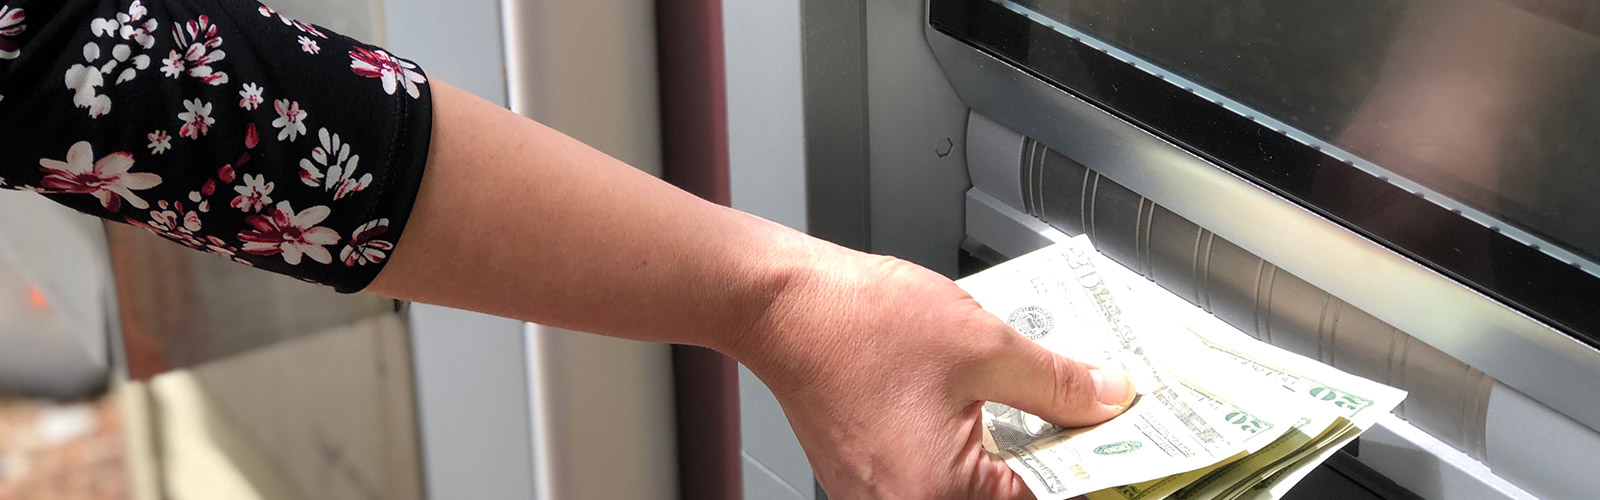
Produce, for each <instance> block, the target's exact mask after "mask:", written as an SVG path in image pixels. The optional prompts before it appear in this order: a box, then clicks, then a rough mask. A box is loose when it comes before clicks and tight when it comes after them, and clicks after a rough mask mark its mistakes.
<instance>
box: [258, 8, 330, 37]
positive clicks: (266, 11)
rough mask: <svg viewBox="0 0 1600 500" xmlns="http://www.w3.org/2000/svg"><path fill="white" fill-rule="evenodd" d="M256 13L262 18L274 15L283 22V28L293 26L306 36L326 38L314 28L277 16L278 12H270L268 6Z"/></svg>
mask: <svg viewBox="0 0 1600 500" xmlns="http://www.w3.org/2000/svg"><path fill="white" fill-rule="evenodd" d="M256 12H260V13H261V16H262V17H272V16H274V15H276V16H278V19H279V20H281V21H283V24H284V26H294V27H296V28H299V29H300V31H301V32H304V33H305V34H307V35H313V36H316V37H317V38H327V37H328V35H324V34H322V31H320V30H318V29H317V27H316V26H312V25H310V24H307V23H303V22H300V21H299V20H297V19H294V18H291V17H289V16H285V15H283V14H279V13H278V11H275V10H272V7H268V6H265V5H262V6H261V7H259V8H257V9H256Z"/></svg>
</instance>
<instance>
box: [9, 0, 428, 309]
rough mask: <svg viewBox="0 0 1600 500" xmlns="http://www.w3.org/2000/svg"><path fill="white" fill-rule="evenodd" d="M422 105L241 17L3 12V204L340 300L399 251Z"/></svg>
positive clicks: (362, 59) (137, 0)
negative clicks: (279, 278)
mask: <svg viewBox="0 0 1600 500" xmlns="http://www.w3.org/2000/svg"><path fill="white" fill-rule="evenodd" d="M430 102H431V100H430V95H429V93H428V79H427V77H426V76H424V74H423V72H422V70H421V69H419V68H418V67H417V66H416V65H415V64H412V63H411V62H409V61H406V60H404V59H401V58H399V57H395V56H394V55H393V54H390V53H388V52H386V51H384V50H383V49H381V48H378V47H374V46H370V45H365V44H362V43H360V42H357V41H355V40H352V39H350V38H347V37H343V36H340V35H338V34H336V33H332V32H329V31H327V30H325V29H323V28H320V27H317V26H314V25H311V24H307V23H303V22H300V21H296V20H294V19H291V18H288V17H285V16H284V15H282V14H279V13H277V12H274V11H273V10H272V9H270V8H268V7H266V6H263V5H261V4H258V3H255V2H252V1H249V0H0V187H5V188H9V189H19V190H29V191H35V192H38V193H41V194H43V195H44V196H46V197H49V198H51V199H53V200H55V201H57V202H59V203H61V204H63V205H67V206H69V207H72V208H74V209H77V210H79V211H82V212H85V213H88V214H91V215H95V216H98V217H102V218H106V219H110V220H115V221H119V222H126V223H128V224H133V225H135V226H139V227H143V228H145V229H148V230H150V231H152V232H154V233H156V234H159V235H161V236H163V237H166V238H167V239H170V240H172V241H175V242H178V243H180V244H183V245H185V246H188V247H190V248H193V249H196V250H203V251H207V252H212V253H217V254H221V255H225V256H228V257H231V258H232V259H233V260H235V261H238V262H240V263H243V264H247V265H252V266H256V267H260V268H262V269H266V270H269V271H273V272H277V273H282V274H287V275H290V276H295V277H299V278H301V279H304V280H307V281H313V282H317V283H323V284H327V285H330V286H332V287H334V288H336V289H338V290H340V291H343V292H353V291H356V290H360V289H361V288H363V287H365V286H366V285H367V284H368V283H369V282H371V281H372V278H373V277H375V276H377V274H378V271H379V269H380V268H382V266H383V264H384V261H385V259H386V258H387V257H388V256H389V254H390V252H391V251H392V250H393V249H394V243H395V241H397V240H398V239H399V237H400V232H401V229H402V228H404V226H405V223H406V217H407V215H408V214H409V213H410V211H411V206H412V201H413V199H414V198H415V197H416V194H417V189H418V186H419V184H420V183H421V180H422V169H423V164H424V162H425V161H426V159H427V150H428V138H429V133H430V126H431V123H432V113H431V108H430V105H431V104H430Z"/></svg>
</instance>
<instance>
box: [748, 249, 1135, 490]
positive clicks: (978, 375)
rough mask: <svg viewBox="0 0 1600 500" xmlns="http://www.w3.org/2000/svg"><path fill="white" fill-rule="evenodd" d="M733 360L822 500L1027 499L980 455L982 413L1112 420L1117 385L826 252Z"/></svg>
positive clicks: (889, 270)
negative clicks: (761, 390)
mask: <svg viewBox="0 0 1600 500" xmlns="http://www.w3.org/2000/svg"><path fill="white" fill-rule="evenodd" d="M813 255H814V259H815V265H813V266H811V269H812V270H813V271H812V272H810V273H807V274H805V275H803V276H802V277H800V278H797V279H796V280H795V282H793V283H790V284H789V286H787V287H785V291H784V292H782V293H781V294H780V295H779V297H778V299H777V300H776V301H775V303H774V305H773V306H772V307H771V309H770V310H769V311H768V314H766V315H765V316H764V317H763V319H762V320H761V321H760V322H758V325H757V327H756V328H755V330H754V331H752V332H750V333H748V334H747V335H746V336H745V338H744V339H743V340H742V342H741V343H740V345H738V346H737V348H736V349H734V350H733V351H734V352H733V353H732V354H733V355H734V357H735V358H737V359H739V360H740V361H742V362H744V363H745V365H746V366H748V367H750V369H751V371H752V372H754V373H755V374H756V375H757V376H758V377H760V378H761V380H762V381H763V382H765V383H766V384H767V386H768V387H770V388H772V390H773V392H774V393H775V394H776V395H777V397H778V402H779V403H780V404H782V406H783V409H784V413H785V414H786V415H788V417H789V422H790V424H791V425H793V427H794V430H795V434H796V435H797V436H798V437H799V439H800V444H801V446H802V447H803V448H804V449H805V452H806V456H807V458H809V459H810V461H811V466H812V468H813V470H815V472H816V475H817V479H818V481H819V482H821V484H822V487H823V489H824V490H825V491H827V492H828V494H829V495H830V496H831V497H833V498H840V499H856V498H908V499H928V498H998V499H1013V498H1033V495H1032V494H1031V493H1030V492H1029V491H1028V488H1027V486H1026V485H1025V484H1024V483H1023V482H1022V480H1021V478H1019V477H1018V476H1017V475H1016V474H1015V473H1013V472H1012V471H1011V470H1010V469H1009V468H1008V467H1007V466H1006V465H1005V462H1004V461H1002V460H1001V459H1000V458H998V457H996V456H994V455H991V454H989V453H987V452H985V451H984V449H983V447H982V434H981V432H982V428H981V426H982V424H981V420H980V418H981V417H980V414H979V412H980V409H981V405H982V403H983V402H984V401H995V402H999V403H1004V404H1007V405H1010V406H1014V407H1016V408H1019V409H1021V410H1023V411H1027V412H1029V413H1033V414H1035V415H1039V416H1040V417H1043V418H1044V419H1046V420H1049V421H1050V422H1052V423H1055V424H1056V425H1061V426H1064V427H1081V426H1085V425H1090V424H1096V423H1099V422H1102V421H1105V420H1106V419H1109V418H1111V417H1113V416H1115V415H1117V414H1119V413H1121V412H1122V411H1123V410H1125V409H1126V405H1127V404H1129V403H1130V402H1131V401H1132V399H1133V393H1132V392H1133V391H1132V388H1131V384H1129V382H1128V379H1127V377H1126V376H1124V375H1122V374H1121V373H1114V372H1109V371H1100V370H1097V369H1093V368H1092V367H1089V366H1087V365H1083V364H1080V363H1078V362H1075V361H1073V360H1071V359H1067V358H1064V357H1061V356H1058V355H1056V354H1054V353H1052V352H1050V351H1048V350H1046V349H1044V348H1043V347H1040V346H1039V345H1038V344H1036V343H1034V342H1033V341H1031V340H1028V339H1027V338H1025V337H1023V336H1021V335H1019V334H1017V333H1016V332H1015V331H1013V330H1012V329H1011V328H1009V327H1007V326H1006V325H1005V323H1003V322H1002V321H1000V320H999V319H998V318H996V317H994V316H993V315H991V314H989V313H988V312H986V311H984V310H983V309H981V308H980V307H979V306H978V303H977V302H976V301H974V300H973V299H972V297H970V296H968V295H967V294H966V292H964V291H962V290H961V289H960V288H958V287H956V285H955V284H954V283H953V282H951V281H950V280H948V279H945V278H944V277H943V276H940V275H938V274H935V273H933V272H932V271H929V270H927V269H924V268H922V267H919V266H916V265H914V264H911V263H908V262H905V261H901V260H898V259H894V258H890V257H882V256H873V255H865V254H860V253H856V252H851V251H848V250H844V249H842V248H838V247H833V246H828V247H827V248H823V249H820V250H817V251H816V252H814V254H813Z"/></svg>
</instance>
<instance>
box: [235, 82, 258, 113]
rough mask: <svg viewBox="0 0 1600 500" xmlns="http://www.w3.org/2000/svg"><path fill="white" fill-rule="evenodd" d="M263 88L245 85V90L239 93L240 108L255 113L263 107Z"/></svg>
mask: <svg viewBox="0 0 1600 500" xmlns="http://www.w3.org/2000/svg"><path fill="white" fill-rule="evenodd" d="M261 90H262V89H261V87H260V86H259V85H256V84H255V83H253V82H252V83H246V84H244V89H243V90H240V91H239V107H241V108H244V109H245V110H247V111H254V110H255V109H256V108H257V107H259V106H261V103H262V102H263V101H262V99H261Z"/></svg>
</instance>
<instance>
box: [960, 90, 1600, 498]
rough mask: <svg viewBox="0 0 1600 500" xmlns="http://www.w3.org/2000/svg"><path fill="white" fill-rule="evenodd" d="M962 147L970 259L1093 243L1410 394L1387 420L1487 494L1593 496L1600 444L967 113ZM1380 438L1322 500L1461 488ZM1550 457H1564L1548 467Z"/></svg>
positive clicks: (1166, 212) (1294, 279)
mask: <svg viewBox="0 0 1600 500" xmlns="http://www.w3.org/2000/svg"><path fill="white" fill-rule="evenodd" d="M967 140H968V147H967V151H968V168H969V172H970V174H971V176H972V181H973V185H974V188H973V189H972V190H971V191H970V192H969V194H968V198H969V202H968V210H969V213H968V232H969V235H972V236H971V237H969V242H968V244H967V246H968V250H969V251H972V252H973V253H975V254H978V255H985V254H988V255H995V256H1009V255H1011V254H1015V253H1017V252H1018V251H1019V250H1021V249H1026V248H1031V247H1035V246H1039V245H1041V244H1043V243H1044V242H1046V241H1048V240H1049V239H1050V238H1051V236H1050V235H1049V234H1048V233H1056V234H1060V235H1076V234H1088V235H1089V237H1090V238H1091V239H1092V240H1093V241H1094V242H1095V245H1096V247H1097V248H1098V249H1099V250H1100V251H1101V252H1103V253H1105V254H1106V255H1107V256H1109V257H1111V258H1112V259H1114V260H1116V261H1117V262H1119V263H1122V264H1123V265H1125V266H1127V267H1129V268H1130V269H1133V270H1134V271H1136V272H1138V273H1140V274H1141V275H1144V276H1145V277H1147V278H1149V279H1151V280H1153V281H1155V282H1156V283H1158V284H1160V285H1161V286H1162V287H1164V288H1166V289H1167V290H1169V291H1171V292H1173V293H1175V294H1177V295H1179V296H1181V297H1183V298H1184V299H1185V300H1188V301H1189V302H1191V303H1193V304H1195V305H1198V306H1200V307H1202V308H1204V309H1205V310H1207V311H1208V312H1210V313H1212V314H1214V315H1216V316H1217V317H1218V318H1220V319H1222V320H1224V321H1226V322H1228V323H1229V324H1231V325H1233V326H1234V327H1236V328H1239V329H1240V330H1242V331H1244V332H1246V333H1249V334H1251V335H1253V336H1255V337H1256V338H1258V339H1260V340H1262V341H1264V342H1268V343H1271V344H1273V345H1276V346H1278V347H1282V348H1284V349H1288V350H1290V351H1293V352H1296V353H1298V354H1301V355H1304V356H1308V357H1311V358H1313V359H1317V360H1320V361H1322V362H1324V363H1327V364H1329V365H1332V366H1334V367H1337V368H1340V369H1342V370H1345V371H1348V372H1351V373H1354V374H1357V375H1360V376H1363V377H1367V378H1370V379H1372V380H1375V381H1379V382H1382V383H1385V384H1389V385H1392V386H1395V387H1398V388H1401V389H1404V390H1406V391H1408V392H1409V393H1410V396H1409V397H1408V398H1407V399H1406V401H1405V402H1404V403H1402V404H1401V405H1400V407H1399V408H1397V409H1396V410H1395V411H1394V415H1395V416H1396V417H1398V418H1399V419H1401V420H1403V422H1404V424H1405V425H1409V426H1412V427H1414V428H1415V429H1417V430H1420V431H1421V432H1423V433H1426V434H1427V435H1428V436H1430V437H1431V438H1433V439H1436V440H1437V441H1438V442H1440V443H1443V444H1444V445H1447V446H1448V448H1449V450H1453V452H1455V453H1459V455H1460V456H1461V457H1466V458H1468V459H1470V461H1459V460H1458V462H1463V463H1465V464H1466V467H1468V468H1469V469H1470V468H1471V467H1472V465H1473V463H1474V462H1475V463H1480V464H1483V465H1484V470H1479V471H1473V470H1467V471H1464V472H1465V473H1466V474H1468V475H1470V474H1473V473H1477V474H1496V477H1494V478H1485V477H1479V478H1478V479H1479V480H1482V479H1488V480H1489V481H1487V483H1485V484H1487V486H1485V487H1486V488H1488V489H1493V488H1494V484H1495V483H1498V482H1500V481H1504V482H1508V483H1510V484H1514V485H1516V486H1517V487H1519V488H1521V489H1524V490H1526V491H1529V492H1541V493H1549V495H1548V496H1545V497H1546V498H1566V496H1564V495H1562V494H1560V492H1579V491H1596V490H1595V489H1596V488H1600V480H1597V478H1595V477H1594V476H1592V475H1586V474H1581V473H1579V471H1578V470H1577V469H1576V468H1577V467H1581V466H1580V465H1578V464H1582V463H1591V462H1590V461H1592V460H1595V459H1600V433H1596V432H1595V431H1594V430H1592V429H1590V428H1588V427H1586V426H1584V425H1582V424H1579V423H1577V422H1574V421H1573V420H1571V419H1570V418H1568V417H1566V416H1564V415H1562V414H1560V413H1559V412H1556V411H1553V410H1551V409H1550V408H1548V407H1546V406H1544V405H1542V404H1540V403H1538V402H1536V401H1534V400H1533V399H1530V398H1529V397H1528V396H1526V395H1523V394H1521V393H1520V392H1518V391H1516V390H1515V389H1512V388H1510V387H1507V386H1506V385H1505V384H1502V383H1500V382H1499V381H1497V380H1496V379H1495V378H1493V377H1491V376H1489V375H1488V374H1485V373H1484V372H1483V371H1480V370H1479V369H1476V368H1474V367H1473V366H1471V365H1469V364H1468V363H1466V362H1463V361H1462V360H1460V359H1458V358H1456V357H1453V356H1451V355H1449V354H1446V353H1445V352H1443V351H1441V350H1439V349H1437V348H1434V347H1433V346H1431V345H1429V344H1428V343H1426V342H1423V341H1421V340H1419V339H1418V338H1416V337H1414V336H1412V335H1410V334H1408V333H1406V332H1405V331H1403V330H1401V329H1399V328H1396V327H1395V326H1393V325H1391V324H1389V323H1387V322H1385V321H1383V320H1380V319H1378V318H1377V317H1375V316H1373V315H1372V314H1369V313H1367V312H1366V311H1364V310H1362V309H1361V308H1359V307H1356V306H1354V305H1352V304H1351V303H1349V302H1347V301H1345V300H1342V299H1341V298H1340V297H1337V296H1335V295H1334V294H1332V293H1329V292H1328V291H1326V290H1323V289H1321V288H1319V287H1317V286H1315V285H1312V284H1311V283H1309V282H1307V281H1306V280H1304V279H1302V278H1300V277H1298V276H1296V275H1295V274H1293V273H1290V272H1287V271H1285V270H1283V269H1282V268H1280V267H1278V266H1277V265H1274V264H1273V263H1272V262H1271V261H1269V260H1267V259H1264V258H1262V257H1260V256H1257V255H1255V254H1253V253H1251V252H1249V251H1247V250H1245V249H1243V248H1241V247H1240V246H1239V245H1237V244H1235V243H1233V242H1231V241H1229V240H1228V239H1226V238H1222V237H1219V236H1218V235H1217V234H1216V233H1215V232H1212V231H1210V230H1208V229H1207V228H1205V227H1202V226H1201V225H1199V224H1196V223H1194V222H1192V221H1190V220H1188V219H1186V218H1184V217H1182V216H1181V215H1179V214H1177V213H1175V212H1173V211H1172V210H1170V209H1168V208H1166V207H1164V206H1162V205H1161V204H1158V203H1156V202H1154V201H1152V200H1151V199H1150V198H1147V197H1145V196H1142V195H1140V194H1139V193H1137V192H1135V191H1133V190H1131V189H1129V188H1127V187H1125V186H1123V185H1122V184H1120V183H1118V182H1116V181H1113V180H1111V179H1110V178H1109V177H1107V176H1105V175H1103V174H1102V173H1100V172H1097V171H1095V170H1094V169H1090V168H1088V167H1086V166H1084V165H1083V164H1082V163H1080V162H1079V161H1076V160H1074V159H1073V158H1072V157H1070V156H1068V155H1066V154H1064V153H1062V152H1061V151H1058V150H1056V149H1054V148H1051V147H1050V146H1048V145H1046V144H1044V143H1042V142H1040V141H1039V140H1037V139H1034V138H1031V137H1026V136H1023V135H1021V134H1019V133H1017V132H1015V131H1012V130H1010V129H1009V128H1007V127H1005V126H1004V125H1000V124H999V123H997V122H995V121H994V120H991V119H989V118H986V117H985V116H983V115H981V114H978V113H976V112H975V113H973V114H972V116H971V118H970V119H969V121H968V136H967ZM991 192H995V193H996V194H998V195H996V194H991ZM997 214H998V216H997ZM996 220H1011V221H1019V220H1020V221H1022V222H1016V223H1014V224H1012V226H1014V228H1013V230H1009V231H1007V230H1000V231H995V230H994V229H996V227H997V226H1005V224H997V223H996V222H995V221H996ZM1029 222H1032V223H1034V225H1030V224H1029ZM1265 229H1267V230H1271V228H1265ZM1041 233H1044V235H1043V236H1041ZM1530 428H1533V429H1539V430H1538V431H1536V432H1531V431H1530V430H1529V429H1530ZM1375 434H1377V435H1376V436H1373V437H1372V438H1368V437H1363V441H1366V442H1367V443H1368V445H1367V446H1365V447H1364V448H1365V449H1364V450H1361V451H1362V453H1361V454H1357V457H1358V458H1356V459H1354V460H1353V461H1352V460H1347V461H1345V462H1344V465H1343V466H1342V467H1339V468H1332V467H1330V470H1327V471H1323V472H1322V473H1321V474H1320V475H1319V476H1318V478H1317V479H1316V481H1327V482H1330V483H1328V484H1340V485H1342V486H1330V488H1344V487H1354V486H1351V485H1350V484H1344V483H1342V482H1341V481H1346V482H1348V481H1354V483H1352V484H1356V485H1360V484H1373V483H1376V484H1388V483H1389V482H1390V481H1398V482H1399V485H1400V488H1399V489H1389V491H1390V493H1387V494H1384V495H1382V496H1375V497H1374V498H1407V495H1411V494H1422V496H1423V497H1424V498H1443V497H1439V496H1435V495H1429V494H1428V493H1440V492H1443V491H1450V488H1462V486H1460V485H1455V486H1450V485H1448V484H1446V483H1447V482H1448V481H1440V482H1438V483H1430V482H1429V481H1431V480H1434V479H1437V478H1426V477H1425V476H1422V475H1421V474H1425V473H1426V470H1427V468H1429V467H1437V466H1438V464H1437V463H1433V461H1437V460H1439V459H1440V458H1439V457H1435V456H1426V454H1425V453H1424V454H1423V455H1418V454H1417V453H1418V451H1419V450H1410V451H1406V452H1403V453H1400V452H1397V450H1396V449H1395V448H1394V447H1392V446H1389V445H1387V444H1382V443H1379V444H1372V443H1373V441H1374V440H1378V441H1384V440H1385V438H1384V437H1383V436H1384V434H1383V433H1382V432H1379V433H1375ZM1533 435H1539V436H1540V437H1538V438H1531V437H1530V436H1533ZM1535 439H1536V440H1535ZM1552 449H1554V450H1559V451H1560V452H1559V453H1546V452H1547V451H1548V450H1552ZM1449 450H1447V451H1449ZM1368 458H1370V460H1367V459H1368ZM1457 458H1460V457H1457ZM1408 460H1410V462H1409V463H1408V462H1407V461H1408ZM1372 462H1375V463H1376V465H1377V467H1375V468H1376V469H1377V471H1378V473H1381V475H1380V476H1377V477H1361V476H1362V474H1368V473H1369V472H1370V471H1371V470H1373V469H1374V467H1371V465H1374V464H1373V463H1372ZM1554 470H1567V471H1568V472H1571V473H1572V474H1571V475H1565V474H1552V473H1551V471H1554ZM1382 476H1388V478H1387V479H1386V478H1383V477H1382ZM1443 476H1448V474H1446V475H1443ZM1341 478H1343V479H1341ZM1352 478H1355V479H1352ZM1419 486H1420V487H1419ZM1361 488H1362V491H1369V490H1370V491H1381V490H1384V489H1385V488H1384V487H1382V486H1379V487H1372V488H1368V487H1365V486H1363V487H1361ZM1407 488H1414V489H1417V490H1420V491H1417V492H1416V493H1411V492H1410V491H1409V490H1408V489H1407ZM1303 489H1304V490H1307V491H1316V490H1323V488H1315V487H1310V488H1303ZM1352 491H1353V490H1352ZM1374 494H1375V495H1376V494H1377V493H1374ZM1536 494H1537V493H1536ZM1541 496H1543V495H1541ZM1307 498H1333V497H1321V496H1315V497H1307ZM1339 498H1345V497H1339ZM1508 498H1512V497H1508Z"/></svg>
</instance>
